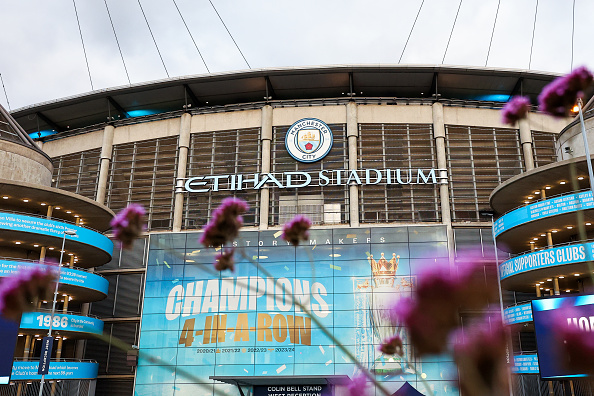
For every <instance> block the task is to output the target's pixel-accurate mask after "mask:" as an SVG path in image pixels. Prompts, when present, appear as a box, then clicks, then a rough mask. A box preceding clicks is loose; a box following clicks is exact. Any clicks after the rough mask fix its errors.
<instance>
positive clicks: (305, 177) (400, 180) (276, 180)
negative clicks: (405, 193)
mask: <svg viewBox="0 0 594 396" xmlns="http://www.w3.org/2000/svg"><path fill="white" fill-rule="evenodd" d="M447 182H448V175H447V171H446V170H445V169H436V168H428V169H422V168H418V169H357V170H347V169H337V170H329V169H323V170H320V171H314V172H300V171H294V172H282V173H249V174H231V175H208V176H196V177H191V178H188V179H184V178H179V179H177V182H176V186H175V191H176V192H184V191H185V192H191V193H205V192H209V191H242V190H259V189H262V188H269V187H277V188H303V187H308V186H322V187H324V186H347V185H359V186H361V185H375V184H383V185H407V184H446V183H447Z"/></svg>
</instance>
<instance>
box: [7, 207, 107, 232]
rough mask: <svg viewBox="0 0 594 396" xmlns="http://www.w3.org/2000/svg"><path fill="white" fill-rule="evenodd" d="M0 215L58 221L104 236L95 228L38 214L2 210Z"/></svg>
mask: <svg viewBox="0 0 594 396" xmlns="http://www.w3.org/2000/svg"><path fill="white" fill-rule="evenodd" d="M0 213H12V214H15V215H21V216H28V217H35V218H38V219H44V220H53V221H58V222H60V223H67V224H71V225H73V226H76V227H80V228H85V229H87V230H90V231H94V232H96V233H98V234H103V233H102V232H101V231H99V230H96V229H94V228H91V227H87V226H85V225H81V224H76V223H74V222H72V221H70V220H64V219H60V218H58V217H47V216H44V215H38V214H33V213H27V212H18V211H15V210H5V209H2V210H0Z"/></svg>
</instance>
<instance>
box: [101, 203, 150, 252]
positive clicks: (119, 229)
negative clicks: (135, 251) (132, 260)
mask: <svg viewBox="0 0 594 396" xmlns="http://www.w3.org/2000/svg"><path fill="white" fill-rule="evenodd" d="M145 213H146V211H145V210H144V208H143V207H142V205H139V204H130V205H128V206H127V207H126V208H124V209H122V210H121V211H120V212H119V213H118V214H117V215H116V216H115V217H114V218H113V219H112V220H111V223H110V225H111V228H113V236H114V238H115V239H117V240H118V241H120V244H121V247H122V248H123V249H128V248H131V247H132V244H133V243H134V240H135V239H136V238H138V237H139V236H140V234H141V233H142V231H144V222H143V220H144V219H143V218H144V215H145Z"/></svg>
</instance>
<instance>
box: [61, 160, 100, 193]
mask: <svg viewBox="0 0 594 396" xmlns="http://www.w3.org/2000/svg"><path fill="white" fill-rule="evenodd" d="M100 156H101V148H97V149H93V150H87V151H80V152H78V153H72V154H66V155H62V156H59V157H54V158H52V163H53V165H54V173H53V175H52V178H53V179H54V184H53V186H54V187H56V188H60V189H62V190H66V191H70V192H73V193H76V194H80V195H82V196H85V197H87V198H90V199H95V195H96V193H97V181H98V178H99V167H100V163H101V158H100Z"/></svg>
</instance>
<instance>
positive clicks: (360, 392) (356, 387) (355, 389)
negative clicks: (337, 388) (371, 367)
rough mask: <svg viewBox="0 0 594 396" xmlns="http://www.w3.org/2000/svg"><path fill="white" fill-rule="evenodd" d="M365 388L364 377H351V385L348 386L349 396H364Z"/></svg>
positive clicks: (361, 375) (365, 380)
mask: <svg viewBox="0 0 594 396" xmlns="http://www.w3.org/2000/svg"><path fill="white" fill-rule="evenodd" d="M366 386H367V378H365V375H363V374H359V375H356V376H354V377H353V379H352V381H351V383H350V384H349V386H348V390H349V395H350V396H364V395H365V387H366Z"/></svg>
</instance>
